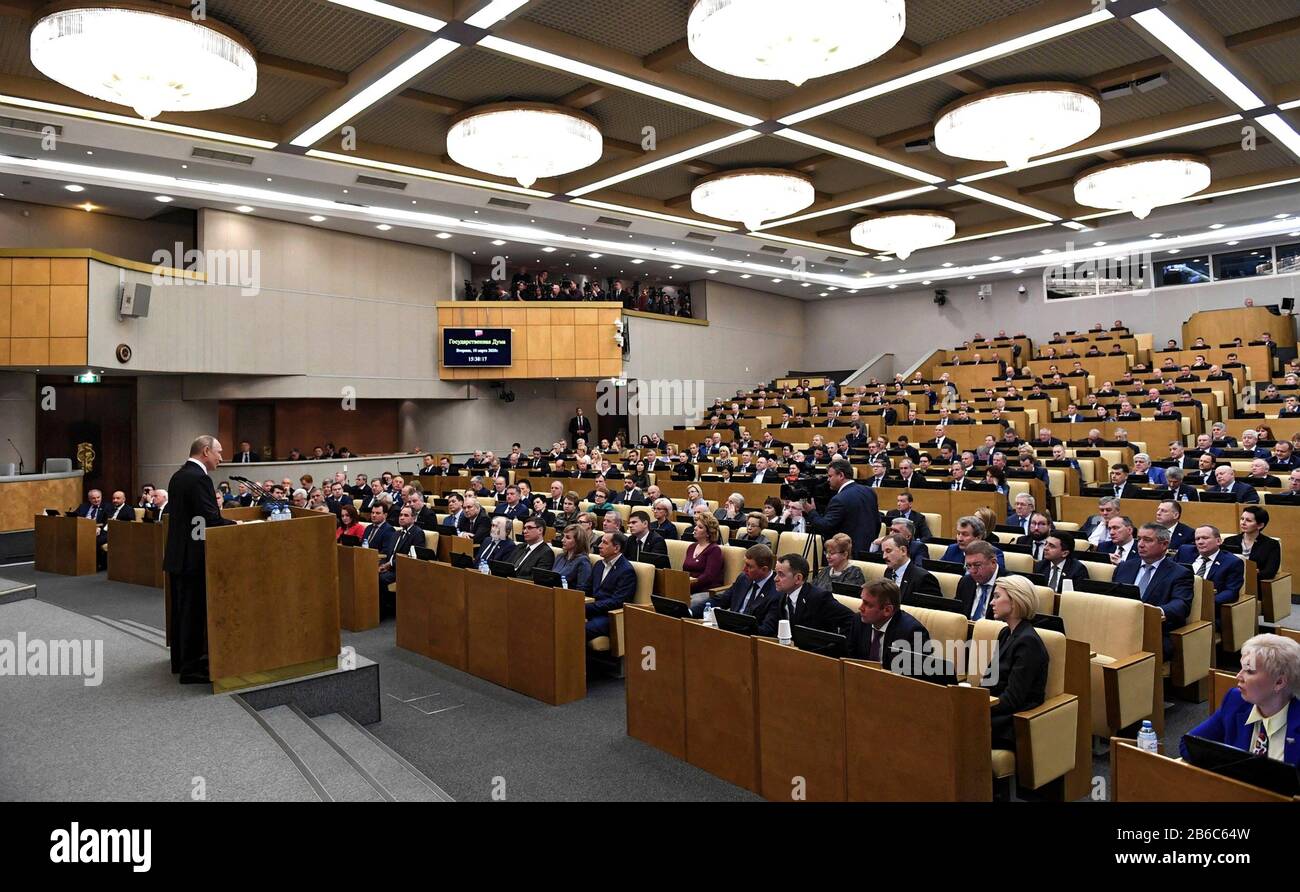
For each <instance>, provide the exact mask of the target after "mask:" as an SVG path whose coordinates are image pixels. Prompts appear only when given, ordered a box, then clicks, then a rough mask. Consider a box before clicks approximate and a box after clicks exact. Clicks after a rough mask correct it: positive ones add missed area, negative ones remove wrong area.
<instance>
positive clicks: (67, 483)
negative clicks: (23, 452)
mask: <svg viewBox="0 0 1300 892" xmlns="http://www.w3.org/2000/svg"><path fill="white" fill-rule="evenodd" d="M81 486H82V474H81V472H80V471H76V472H74V473H70V474H22V475H20V476H14V477H0V533H9V532H14V531H15V530H30V529H32V518H33V517H35V516H36V515H37V514H44V513H45V509H46V508H57V509H58V510H60V511H67V510H69V509H72V508H76V507H77V506H78V505H80V504H81V499H82V493H81Z"/></svg>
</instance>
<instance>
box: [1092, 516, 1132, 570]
mask: <svg viewBox="0 0 1300 892" xmlns="http://www.w3.org/2000/svg"><path fill="white" fill-rule="evenodd" d="M1106 529H1107V531H1108V532H1109V536H1110V538H1109V539H1108V540H1107V541H1105V542H1103V543H1101V544H1100V545H1098V546H1097V548H1096V551H1097V553H1098V554H1108V555H1110V562H1111V563H1112V564H1114V565H1116V566H1118V565H1119V564H1121V563H1123V562H1125V561H1133V560H1137V556H1138V551H1137V541H1136V539H1135V538H1134V535H1133V534H1134V527H1133V519H1132V518H1130V517H1128V516H1126V515H1122V514H1117V515H1115V516H1114V517H1112V518H1111V519H1110V520H1108V521H1106Z"/></svg>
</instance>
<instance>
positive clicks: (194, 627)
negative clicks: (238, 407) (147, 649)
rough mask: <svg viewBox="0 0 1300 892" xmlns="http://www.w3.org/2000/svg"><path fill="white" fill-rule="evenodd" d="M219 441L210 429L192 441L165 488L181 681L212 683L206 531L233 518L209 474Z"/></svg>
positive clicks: (175, 666)
mask: <svg viewBox="0 0 1300 892" xmlns="http://www.w3.org/2000/svg"><path fill="white" fill-rule="evenodd" d="M221 461H222V453H221V441H220V440H218V439H217V438H216V437H214V436H212V435H210V434H203V435H202V436H200V437H197V438H196V439H195V440H194V442H193V443H191V444H190V454H189V458H188V459H186V461H185V464H183V465H181V467H180V470H178V471H177V472H176V473H175V474H172V478H171V481H170V482H169V483H168V484H167V492H168V493H170V494H171V496H172V499H171V501H170V503H169V506H168V513H169V514H170V515H171V522H170V523H169V524H168V525H167V544H166V550H165V552H164V554H163V570H164V571H165V572H166V573H167V574H168V582H169V584H170V595H171V603H172V645H171V662H172V672H173V673H175V674H178V675H180V682H181V684H210V683H211V680H210V679H209V678H208V592H207V583H206V580H205V578H204V576H205V573H206V570H207V551H206V547H205V545H206V536H205V535H204V533H205V532H206V530H207V529H208V528H209V527H218V526H227V525H229V524H232V523H234V522H235V521H233V520H228V519H227V518H225V517H222V516H221V509H220V507H219V506H218V505H217V498H216V494H215V492H214V490H213V487H212V477H211V474H212V472H213V471H215V470H216V469H217V467H218V466H219V465H220V464H221Z"/></svg>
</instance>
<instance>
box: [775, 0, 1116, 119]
mask: <svg viewBox="0 0 1300 892" xmlns="http://www.w3.org/2000/svg"><path fill="white" fill-rule="evenodd" d="M1092 7H1093V4H1092V3H1091V2H1088V0H1044V2H1041V3H1037V4H1035V5H1034V6H1032V7H1030V8H1029V9H1026V10H1024V11H1022V12H1019V13H1017V14H1016V15H1012V16H1004V17H1003V18H1000V19H997V20H996V21H993V22H989V23H988V24H985V25H980V26H979V27H977V28H971V29H970V30H968V31H963V32H961V33H959V34H954V35H953V36H952V37H947V38H944V39H943V40H939V41H935V42H934V43H931V44H929V45H927V46H925V47H923V48H922V49H921V52H920V54H918V55H916V56H913V57H912V58H910V59H898V58H896V57H895V58H891V57H890V56H889V54H886V55H885V56H883V57H881V58H880V59H877V60H876V61H874V62H871V63H869V64H867V65H862V66H859V67H857V68H854V69H851V70H850V71H846V72H843V73H841V74H837V75H831V76H829V77H824V78H818V79H817V80H816V81H815V82H813V83H811V84H808V85H805V86H804V88H803V89H801V90H799V91H798V92H796V93H794V94H792V95H790V96H787V97H784V98H783V99H779V100H777V101H775V102H773V103H772V109H771V115H770V117H772V118H778V119H779V118H783V117H786V116H788V115H791V114H794V113H795V112H798V111H802V110H803V109H807V108H812V107H813V106H817V105H820V104H822V103H823V102H828V101H831V100H834V99H838V98H839V97H842V96H846V95H849V94H852V93H856V92H858V91H860V90H864V89H868V88H870V87H874V86H877V85H880V84H883V83H885V82H887V81H891V80H894V79H895V78H899V77H903V76H905V75H908V74H913V73H915V72H918V71H921V70H923V69H926V68H930V67H931V66H934V65H938V64H940V63H942V62H947V61H951V60H953V59H957V58H960V57H962V56H965V55H966V54H968V53H971V52H974V51H976V50H979V49H981V48H983V47H987V46H989V45H992V44H998V43H1002V42H1004V41H1007V40H1012V39H1014V38H1017V37H1023V36H1026V35H1029V34H1033V33H1036V32H1039V31H1042V30H1044V29H1046V28H1050V27H1052V26H1054V25H1060V24H1063V23H1065V22H1068V21H1071V20H1074V19H1078V18H1080V17H1081V16H1084V15H1087V14H1088V13H1089V12H1090V11H1091V9H1092Z"/></svg>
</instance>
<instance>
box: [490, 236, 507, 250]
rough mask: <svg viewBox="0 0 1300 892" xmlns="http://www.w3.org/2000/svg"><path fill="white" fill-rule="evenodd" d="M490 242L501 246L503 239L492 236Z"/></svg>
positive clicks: (503, 242)
mask: <svg viewBox="0 0 1300 892" xmlns="http://www.w3.org/2000/svg"><path fill="white" fill-rule="evenodd" d="M492 244H494V245H496V246H497V247H498V248H499V247H501V246H502V245H504V244H505V240H504V239H499V238H494V239H492Z"/></svg>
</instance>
